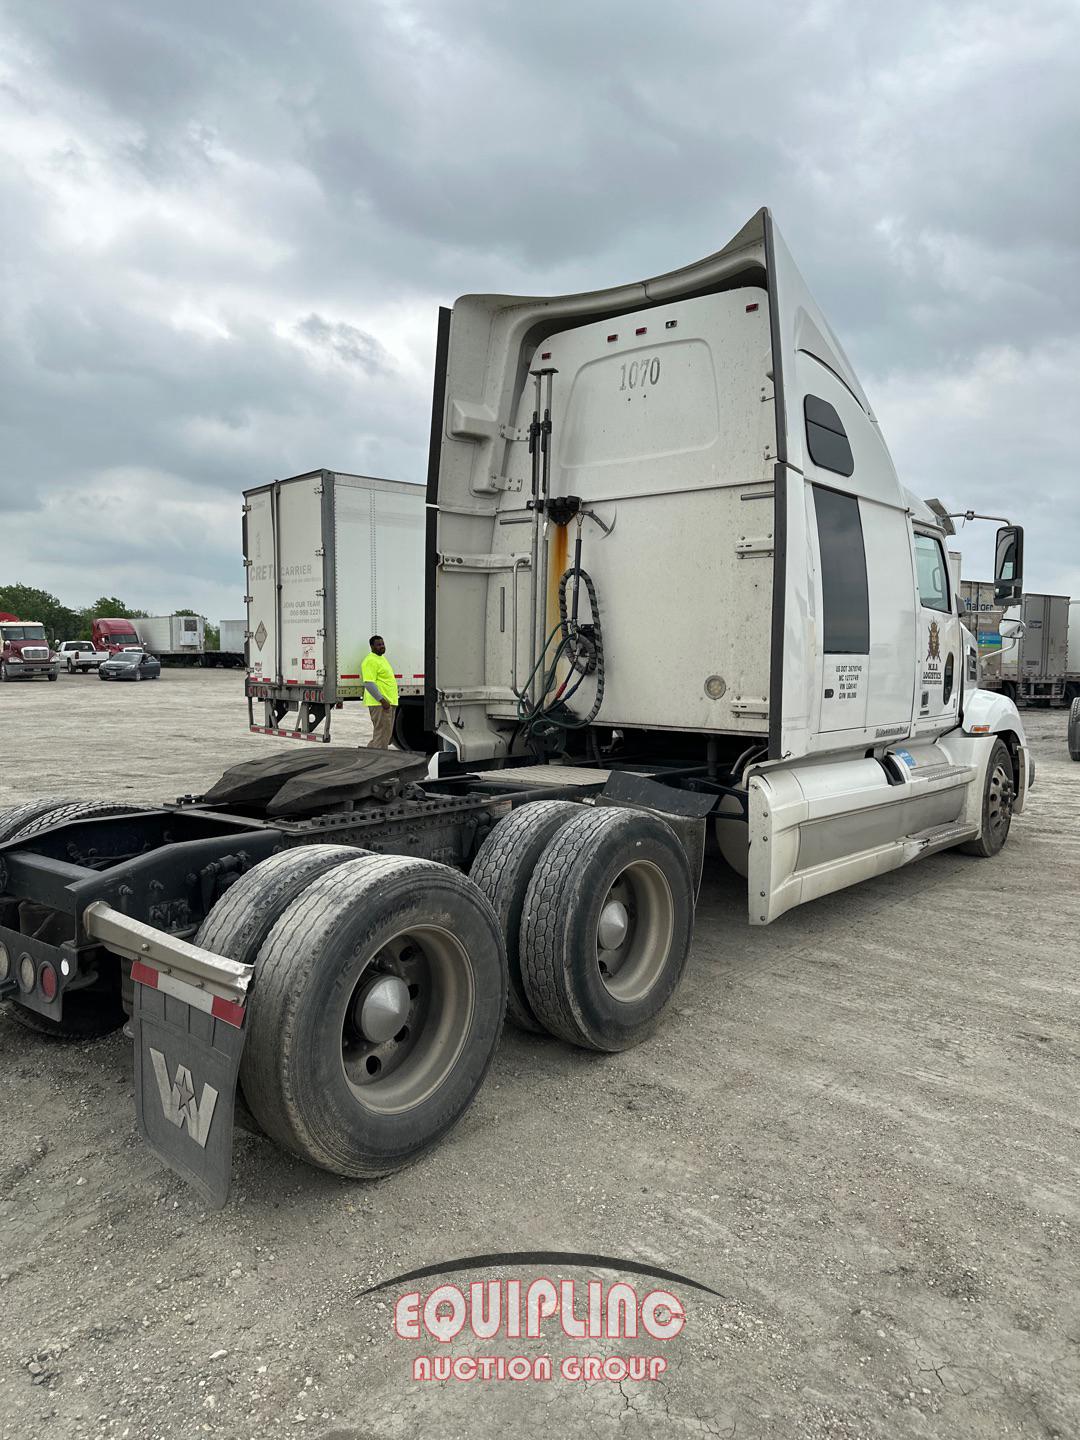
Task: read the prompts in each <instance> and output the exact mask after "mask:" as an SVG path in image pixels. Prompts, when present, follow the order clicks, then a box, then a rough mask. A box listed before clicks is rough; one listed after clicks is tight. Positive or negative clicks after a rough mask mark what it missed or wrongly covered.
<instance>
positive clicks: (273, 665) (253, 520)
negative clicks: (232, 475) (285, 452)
mask: <svg viewBox="0 0 1080 1440" xmlns="http://www.w3.org/2000/svg"><path fill="white" fill-rule="evenodd" d="M276 534H277V496H276V489H275V487H274V486H273V485H266V486H264V487H263V488H262V489H260V490H249V491H248V492H247V494H246V496H245V514H244V564H245V566H246V567H247V596H246V600H247V629H248V633H249V634H250V635H251V644H250V646H249V649H248V674H249V676H250V677H251V678H252V679H253V680H269V681H276V680H278V679H279V678H280V672H279V669H278V663H277V653H278V649H277V634H278V624H277V549H276V543H275V536H276Z"/></svg>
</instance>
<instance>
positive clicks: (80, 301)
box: [0, 0, 1080, 619]
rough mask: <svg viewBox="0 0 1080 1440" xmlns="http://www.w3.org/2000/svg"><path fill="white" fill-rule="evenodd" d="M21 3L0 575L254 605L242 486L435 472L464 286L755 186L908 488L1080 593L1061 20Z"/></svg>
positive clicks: (6, 199)
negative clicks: (332, 471) (446, 363)
mask: <svg viewBox="0 0 1080 1440" xmlns="http://www.w3.org/2000/svg"><path fill="white" fill-rule="evenodd" d="M0 16H2V20H0V25H2V37H3V43H2V45H0V217H2V218H0V227H2V250H0V255H2V263H0V302H2V304H0V331H2V333H0V366H2V382H3V383H2V385H0V426H2V440H3V449H2V458H0V486H2V505H3V509H2V512H0V513H2V517H3V523H2V524H0V575H2V576H3V579H4V580H5V581H6V582H11V581H22V582H23V583H27V584H33V585H39V586H42V587H44V588H46V589H48V590H51V591H53V592H54V593H56V594H58V595H59V596H60V597H61V598H62V599H63V600H65V601H66V602H67V603H69V604H83V603H87V602H89V601H90V600H92V599H93V598H94V597H95V596H97V595H98V594H100V593H102V592H108V593H113V594H117V595H119V596H121V597H122V598H124V599H126V600H127V602H128V603H129V604H132V605H141V606H143V607H144V608H146V609H149V610H153V611H163V610H171V609H173V608H175V607H177V606H189V605H190V606H193V607H195V608H197V609H200V610H202V611H204V612H205V613H207V614H208V615H209V616H210V618H211V619H219V618H222V617H226V618H228V617H232V616H239V615H240V614H241V613H242V606H241V603H240V596H241V595H242V572H241V570H240V567H239V563H238V562H239V553H240V541H239V504H240V499H239V496H240V491H241V490H242V489H243V488H245V487H247V486H250V485H254V484H259V483H262V482H264V481H266V480H268V479H272V478H273V477H275V476H283V475H290V474H295V473H297V472H298V471H302V470H306V469H310V468H313V467H316V466H319V465H327V466H330V467H336V468H339V469H344V470H353V471H358V472H361V473H367V474H377V475H386V476H390V477H394V478H400V479H409V480H421V479H423V477H424V474H425V466H426V448H427V428H428V424H429V411H430V393H431V364H432V355H433V348H434V331H435V322H436V309H437V307H438V305H439V304H440V303H449V302H450V301H452V300H453V298H454V297H455V296H456V295H458V294H461V293H463V292H466V291H470V290H508V291H521V292H532V293H553V292H557V291H571V290H580V289H590V288H593V287H595V286H599V285H608V284H613V283H616V282H620V281H626V280H634V279H640V278H642V277H644V276H647V275H652V274H656V273H658V272H662V271H665V270H669V269H673V268H675V267H676V266H678V265H681V264H684V263H687V262H690V261H693V260H696V259H698V258H700V257H701V256H703V255H705V254H707V253H709V252H711V251H712V250H714V249H717V248H718V247H719V246H720V245H722V244H723V243H724V242H725V241H726V240H727V239H728V238H729V237H730V236H731V235H732V234H733V233H734V232H735V231H736V230H737V229H738V228H739V226H740V225H741V224H742V223H743V222H744V221H745V220H746V219H747V218H748V217H749V216H750V215H751V214H752V213H753V212H754V211H755V210H756V209H757V208H758V207H759V206H761V205H762V204H767V205H769V206H771V207H772V209H773V212H774V214H775V216H776V218H777V223H778V224H779V226H780V229H781V230H782V232H783V233H784V235H785V238H786V239H787V242H788V244H789V246H790V248H791V249H792V252H793V253H794V255H795V257H796V259H797V261H798V263H799V265H800V268H801V269H802V271H803V273H804V275H805V276H806V278H807V280H808V281H809V283H810V285H811V288H812V289H813V290H814V292H815V294H816V296H817V298H818V300H819V301H820V302H821V304H822V306H823V308H824V310H825V312H826V314H827V315H828V316H829V318H830V320H831V321H832V323H833V325H834V328H835V329H836V330H837V331H838V333H839V335H840V337H841V339H842V340H843V342H844V344H845V347H846V349H847V351H848V353H849V355H850V357H851V359H852V361H853V363H854V365H855V368H856V370H857V371H858V373H859V375H860V378H861V379H862V381H863V384H864V386H865V388H866V390H867V392H868V394H869V396H870V399H871V403H872V404H873V405H874V408H875V410H876V412H877V414H878V417H879V419H880V420H881V422H882V426H883V428H884V431H885V435H886V437H887V439H888V441H889V443H890V446H891V448H892V451H893V454H894V458H895V459H896V462H897V465H898V467H899V469H900V472H901V475H902V477H903V478H904V479H905V481H906V483H907V484H909V485H910V486H911V488H913V489H915V490H917V491H918V492H919V493H921V494H923V495H927V496H929V495H938V496H942V497H943V498H945V499H947V500H948V501H950V502H951V503H952V504H954V505H955V506H957V507H966V506H973V507H975V508H977V509H982V510H991V511H997V512H1004V513H1007V514H1010V515H1012V516H1014V517H1015V518H1017V519H1019V520H1021V521H1022V522H1023V523H1024V524H1025V525H1026V526H1027V556H1028V563H1027V574H1026V581H1027V585H1028V588H1029V589H1047V590H1057V591H1066V592H1070V593H1072V594H1074V595H1078V596H1080V483H1078V480H1077V478H1076V475H1075V471H1076V468H1077V459H1078V454H1080V420H1078V416H1080V400H1078V398H1077V390H1078V386H1080V227H1078V217H1080V184H1078V175H1077V154H1078V151H1080V123H1078V122H1080V115H1078V112H1080V85H1078V83H1077V69H1076V57H1077V55H1078V54H1080V8H1078V6H1077V5H1076V3H1074V0H1026V3H1025V4H1024V5H1021V6H1017V5H1016V4H1015V3H1013V0H1009V3H997V0H980V3H978V4H974V5H966V4H963V3H957V0H949V3H920V0H910V3H907V4H905V5H902V6H891V7H887V6H883V5H870V4H866V3H850V4H844V3H839V0H801V3H780V0H755V3H754V4H752V5H751V4H747V3H742V4H735V3H733V0H713V3H711V4H708V3H701V0H695V3H688V0H668V3H667V4H666V5H659V4H656V3H650V4H645V3H643V0H621V3H617V4H616V3H612V0H573V3H568V0H548V3H546V4H544V5H541V6H528V5H524V4H520V3H519V4H512V3H509V0H502V3H500V0H455V3H453V4H448V3H446V0H386V3H383V0H309V3H307V4H297V3H296V0H228V3H226V4H222V3H220V0H213V3H211V0H184V3H183V4H181V3H177V0H170V3H163V0H93V3H89V0H2V3H0ZM988 532H989V527H984V528H983V530H982V531H981V532H977V531H975V530H969V533H968V537H966V540H965V544H964V549H965V559H966V564H965V573H966V574H968V575H975V576H981V575H982V574H984V573H986V572H987V571H988V569H989V565H990V560H989V548H988V539H987V536H988Z"/></svg>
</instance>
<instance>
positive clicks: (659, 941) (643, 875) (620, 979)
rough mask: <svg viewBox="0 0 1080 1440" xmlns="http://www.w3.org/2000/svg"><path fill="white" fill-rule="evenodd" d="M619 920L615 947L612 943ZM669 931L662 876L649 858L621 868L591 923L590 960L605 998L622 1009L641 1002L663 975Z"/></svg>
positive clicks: (670, 903) (671, 905) (671, 908)
mask: <svg viewBox="0 0 1080 1440" xmlns="http://www.w3.org/2000/svg"><path fill="white" fill-rule="evenodd" d="M620 911H621V912H622V914H621V915H620V913H619V912H620ZM623 921H625V929H624V934H623V938H622V939H621V943H617V944H612V943H611V941H612V940H617V939H618V937H619V929H620V925H621V924H622V923H623ZM674 933H675V902H674V899H673V898H672V894H671V886H670V885H669V884H668V882H667V877H666V875H665V874H664V872H663V871H662V870H661V869H660V867H659V866H658V865H654V864H653V863H652V861H651V860H635V861H634V862H633V863H632V864H630V865H627V866H625V867H624V868H623V869H622V870H620V871H619V873H618V874H617V875H616V876H615V879H614V880H613V881H612V883H611V885H610V886H609V887H608V891H607V894H606V895H605V897H604V900H603V902H602V904H601V906H600V910H599V913H598V915H597V921H596V936H595V941H594V943H595V947H596V962H597V967H598V969H599V971H600V979H601V981H602V982H603V985H604V988H605V989H606V990H607V992H608V994H609V995H611V996H612V997H613V998H614V999H616V1000H619V1001H621V1002H622V1003H623V1004H625V1005H629V1004H633V1003H634V1002H635V1001H638V1000H641V999H643V998H644V997H645V996H646V995H647V994H648V993H649V991H650V990H651V989H652V988H653V986H654V985H655V984H656V983H657V981H658V980H659V979H660V977H661V975H663V973H664V970H665V968H666V966H667V962H668V957H669V956H670V954H671V944H672V938H673V936H674ZM605 942H607V943H605Z"/></svg>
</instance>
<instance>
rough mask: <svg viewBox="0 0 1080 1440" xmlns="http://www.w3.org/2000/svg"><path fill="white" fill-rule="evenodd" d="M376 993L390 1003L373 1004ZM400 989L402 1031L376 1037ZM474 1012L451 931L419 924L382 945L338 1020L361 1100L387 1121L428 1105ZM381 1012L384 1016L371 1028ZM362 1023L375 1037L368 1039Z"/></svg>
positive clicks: (345, 1062) (464, 957) (472, 989)
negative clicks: (382, 1037)
mask: <svg viewBox="0 0 1080 1440" xmlns="http://www.w3.org/2000/svg"><path fill="white" fill-rule="evenodd" d="M395 981H397V982H400V983H398V984H395V983H394V982H395ZM377 988H378V989H380V990H381V991H382V994H381V995H380V996H378V997H376V998H378V999H379V1000H380V1001H381V1002H385V1003H380V1004H379V1005H374V1006H373V1004H372V1000H373V992H374V991H376V989H377ZM402 988H403V989H404V991H405V996H406V999H405V1002H404V1003H405V1005H406V1007H407V1008H406V1009H405V1010H404V1012H403V1013H402V1014H401V1016H400V1019H401V1025H400V1027H399V1028H398V1030H397V1031H396V1032H395V1033H394V1034H392V1035H390V1036H389V1037H388V1038H385V1039H380V1038H377V1037H378V1036H379V1035H381V1034H382V1033H383V1030H384V1029H385V1024H384V1023H383V1022H384V1020H385V1016H386V1015H387V1014H388V1013H391V1012H392V1009H393V1005H394V1003H395V997H397V998H400V997H401V994H402ZM365 1007H366V1008H365ZM475 1007H476V985H475V980H474V978H473V969H472V965H471V964H470V963H469V956H468V952H467V951H466V949H465V947H464V946H463V945H462V943H461V941H460V940H459V939H458V938H457V937H456V936H455V935H452V934H451V933H450V931H448V930H444V929H442V928H441V927H440V926H437V925H423V926H420V925H418V926H413V927H410V928H409V929H407V930H401V931H398V932H397V933H396V934H395V935H393V936H391V937H390V938H389V939H388V940H386V941H384V942H383V944H382V945H381V946H380V947H379V949H378V951H376V953H375V954H374V955H373V956H372V957H371V959H370V960H369V961H368V963H367V964H366V965H365V966H364V969H363V972H362V973H361V975H360V977H359V978H358V980H357V982H356V984H355V985H354V986H353V989H352V992H351V993H350V995H349V997H348V1000H347V1002H346V1004H345V1009H344V1013H343V1015H342V1020H341V1067H342V1073H343V1074H344V1077H345V1083H346V1084H347V1085H348V1087H349V1089H350V1091H351V1092H352V1094H353V1097H354V1098H355V1099H356V1101H357V1102H358V1103H359V1104H361V1105H363V1106H364V1107H365V1108H366V1109H368V1110H373V1111H375V1112H377V1113H378V1114H382V1115H396V1114H400V1113H401V1112H402V1111H403V1110H411V1109H413V1108H415V1107H416V1106H417V1105H421V1104H423V1102H424V1101H425V1100H427V1099H428V1098H429V1097H430V1096H431V1095H433V1094H434V1093H435V1091H436V1090H438V1088H439V1086H440V1085H442V1083H443V1082H444V1081H445V1079H446V1077H447V1075H449V1073H450V1072H451V1070H452V1069H453V1068H454V1066H455V1065H456V1063H457V1061H458V1057H459V1056H460V1054H461V1052H462V1050H463V1048H464V1046H465V1041H466V1039H467V1037H468V1034H469V1031H470V1029H471V1028H472V1017H473V1012H474V1010H475ZM376 1014H377V1015H379V1016H380V1017H382V1018H381V1019H380V1023H379V1025H378V1026H377V1027H372V1026H371V1023H370V1021H371V1018H372V1017H373V1016H374V1015H376ZM365 1019H367V1021H368V1026H369V1029H373V1033H374V1037H375V1038H373V1036H372V1035H369V1034H365V1032H364V1023H365Z"/></svg>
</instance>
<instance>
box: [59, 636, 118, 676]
mask: <svg viewBox="0 0 1080 1440" xmlns="http://www.w3.org/2000/svg"><path fill="white" fill-rule="evenodd" d="M107 653H108V652H107V651H104V650H95V649H94V646H93V644H92V643H91V642H90V641H89V640H62V641H61V642H60V644H59V646H58V647H57V652H56V658H57V659H58V660H59V662H60V664H61V665H64V666H66V667H67V672H68V674H69V675H75V674H85V673H86V672H87V671H89V670H96V669H97V667H98V666H99V665H100V664H101V662H102V660H103V659H104V658H105V656H106V654H107Z"/></svg>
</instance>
